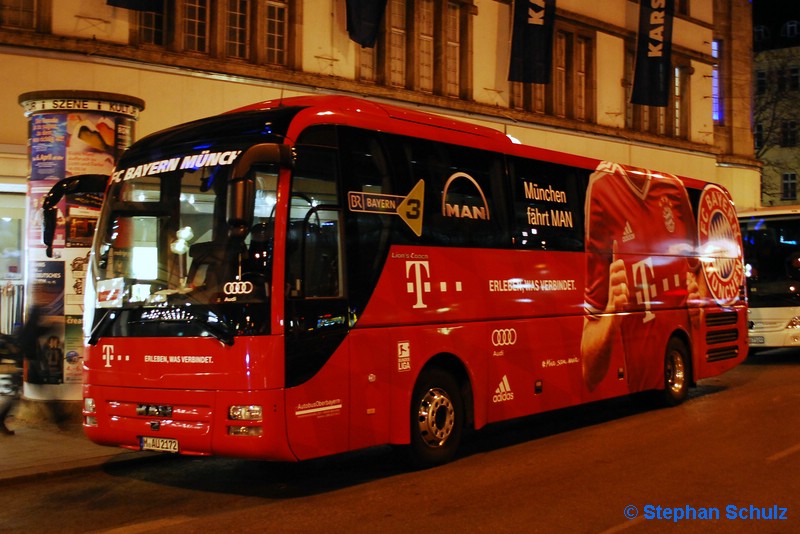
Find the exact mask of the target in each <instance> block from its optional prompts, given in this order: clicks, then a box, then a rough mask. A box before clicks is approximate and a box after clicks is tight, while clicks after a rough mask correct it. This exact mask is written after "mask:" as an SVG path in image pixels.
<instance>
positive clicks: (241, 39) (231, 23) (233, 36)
mask: <svg viewBox="0 0 800 534" xmlns="http://www.w3.org/2000/svg"><path fill="white" fill-rule="evenodd" d="M248 4H249V3H248V2H247V0H228V6H227V8H226V12H225V55H226V56H227V57H233V58H239V59H247V57H248V50H249V39H248V31H247V25H248V22H247V21H248V20H249V13H248V11H247V6H248Z"/></svg>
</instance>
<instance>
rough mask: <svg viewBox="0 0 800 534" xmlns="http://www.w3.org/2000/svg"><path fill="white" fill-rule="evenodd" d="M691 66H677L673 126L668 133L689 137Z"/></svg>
mask: <svg viewBox="0 0 800 534" xmlns="http://www.w3.org/2000/svg"><path fill="white" fill-rule="evenodd" d="M689 72H690V71H689V68H688V67H687V66H678V67H675V75H674V76H675V78H674V80H673V86H674V90H673V95H672V118H671V119H672V126H671V128H670V131H668V132H667V135H672V136H673V137H680V138H683V139H685V138H687V137H689Z"/></svg>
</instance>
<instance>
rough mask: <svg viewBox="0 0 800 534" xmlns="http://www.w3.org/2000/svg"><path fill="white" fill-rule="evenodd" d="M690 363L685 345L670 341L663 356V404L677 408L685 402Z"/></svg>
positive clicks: (673, 340)
mask: <svg viewBox="0 0 800 534" xmlns="http://www.w3.org/2000/svg"><path fill="white" fill-rule="evenodd" d="M690 361H691V360H690V359H689V350H688V349H687V348H686V344H685V343H684V342H683V341H681V340H680V339H678V338H672V339H670V340H669V343H668V344H667V352H666V355H665V356H664V391H663V404H665V405H667V406H677V405H678V404H680V403H682V402H683V401H684V400H686V396H687V395H688V394H689V384H690V383H691V369H690V365H691V363H690Z"/></svg>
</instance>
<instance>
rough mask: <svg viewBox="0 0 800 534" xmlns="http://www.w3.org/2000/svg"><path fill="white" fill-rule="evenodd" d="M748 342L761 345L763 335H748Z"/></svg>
mask: <svg viewBox="0 0 800 534" xmlns="http://www.w3.org/2000/svg"><path fill="white" fill-rule="evenodd" d="M750 344H751V345H763V344H764V336H750Z"/></svg>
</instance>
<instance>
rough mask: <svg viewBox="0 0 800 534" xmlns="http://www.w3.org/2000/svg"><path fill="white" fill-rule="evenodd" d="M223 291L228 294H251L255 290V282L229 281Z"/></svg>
mask: <svg viewBox="0 0 800 534" xmlns="http://www.w3.org/2000/svg"><path fill="white" fill-rule="evenodd" d="M222 291H223V292H224V293H225V294H226V295H249V294H250V293H252V292H253V282H227V283H226V284H225V285H224V286H222Z"/></svg>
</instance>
